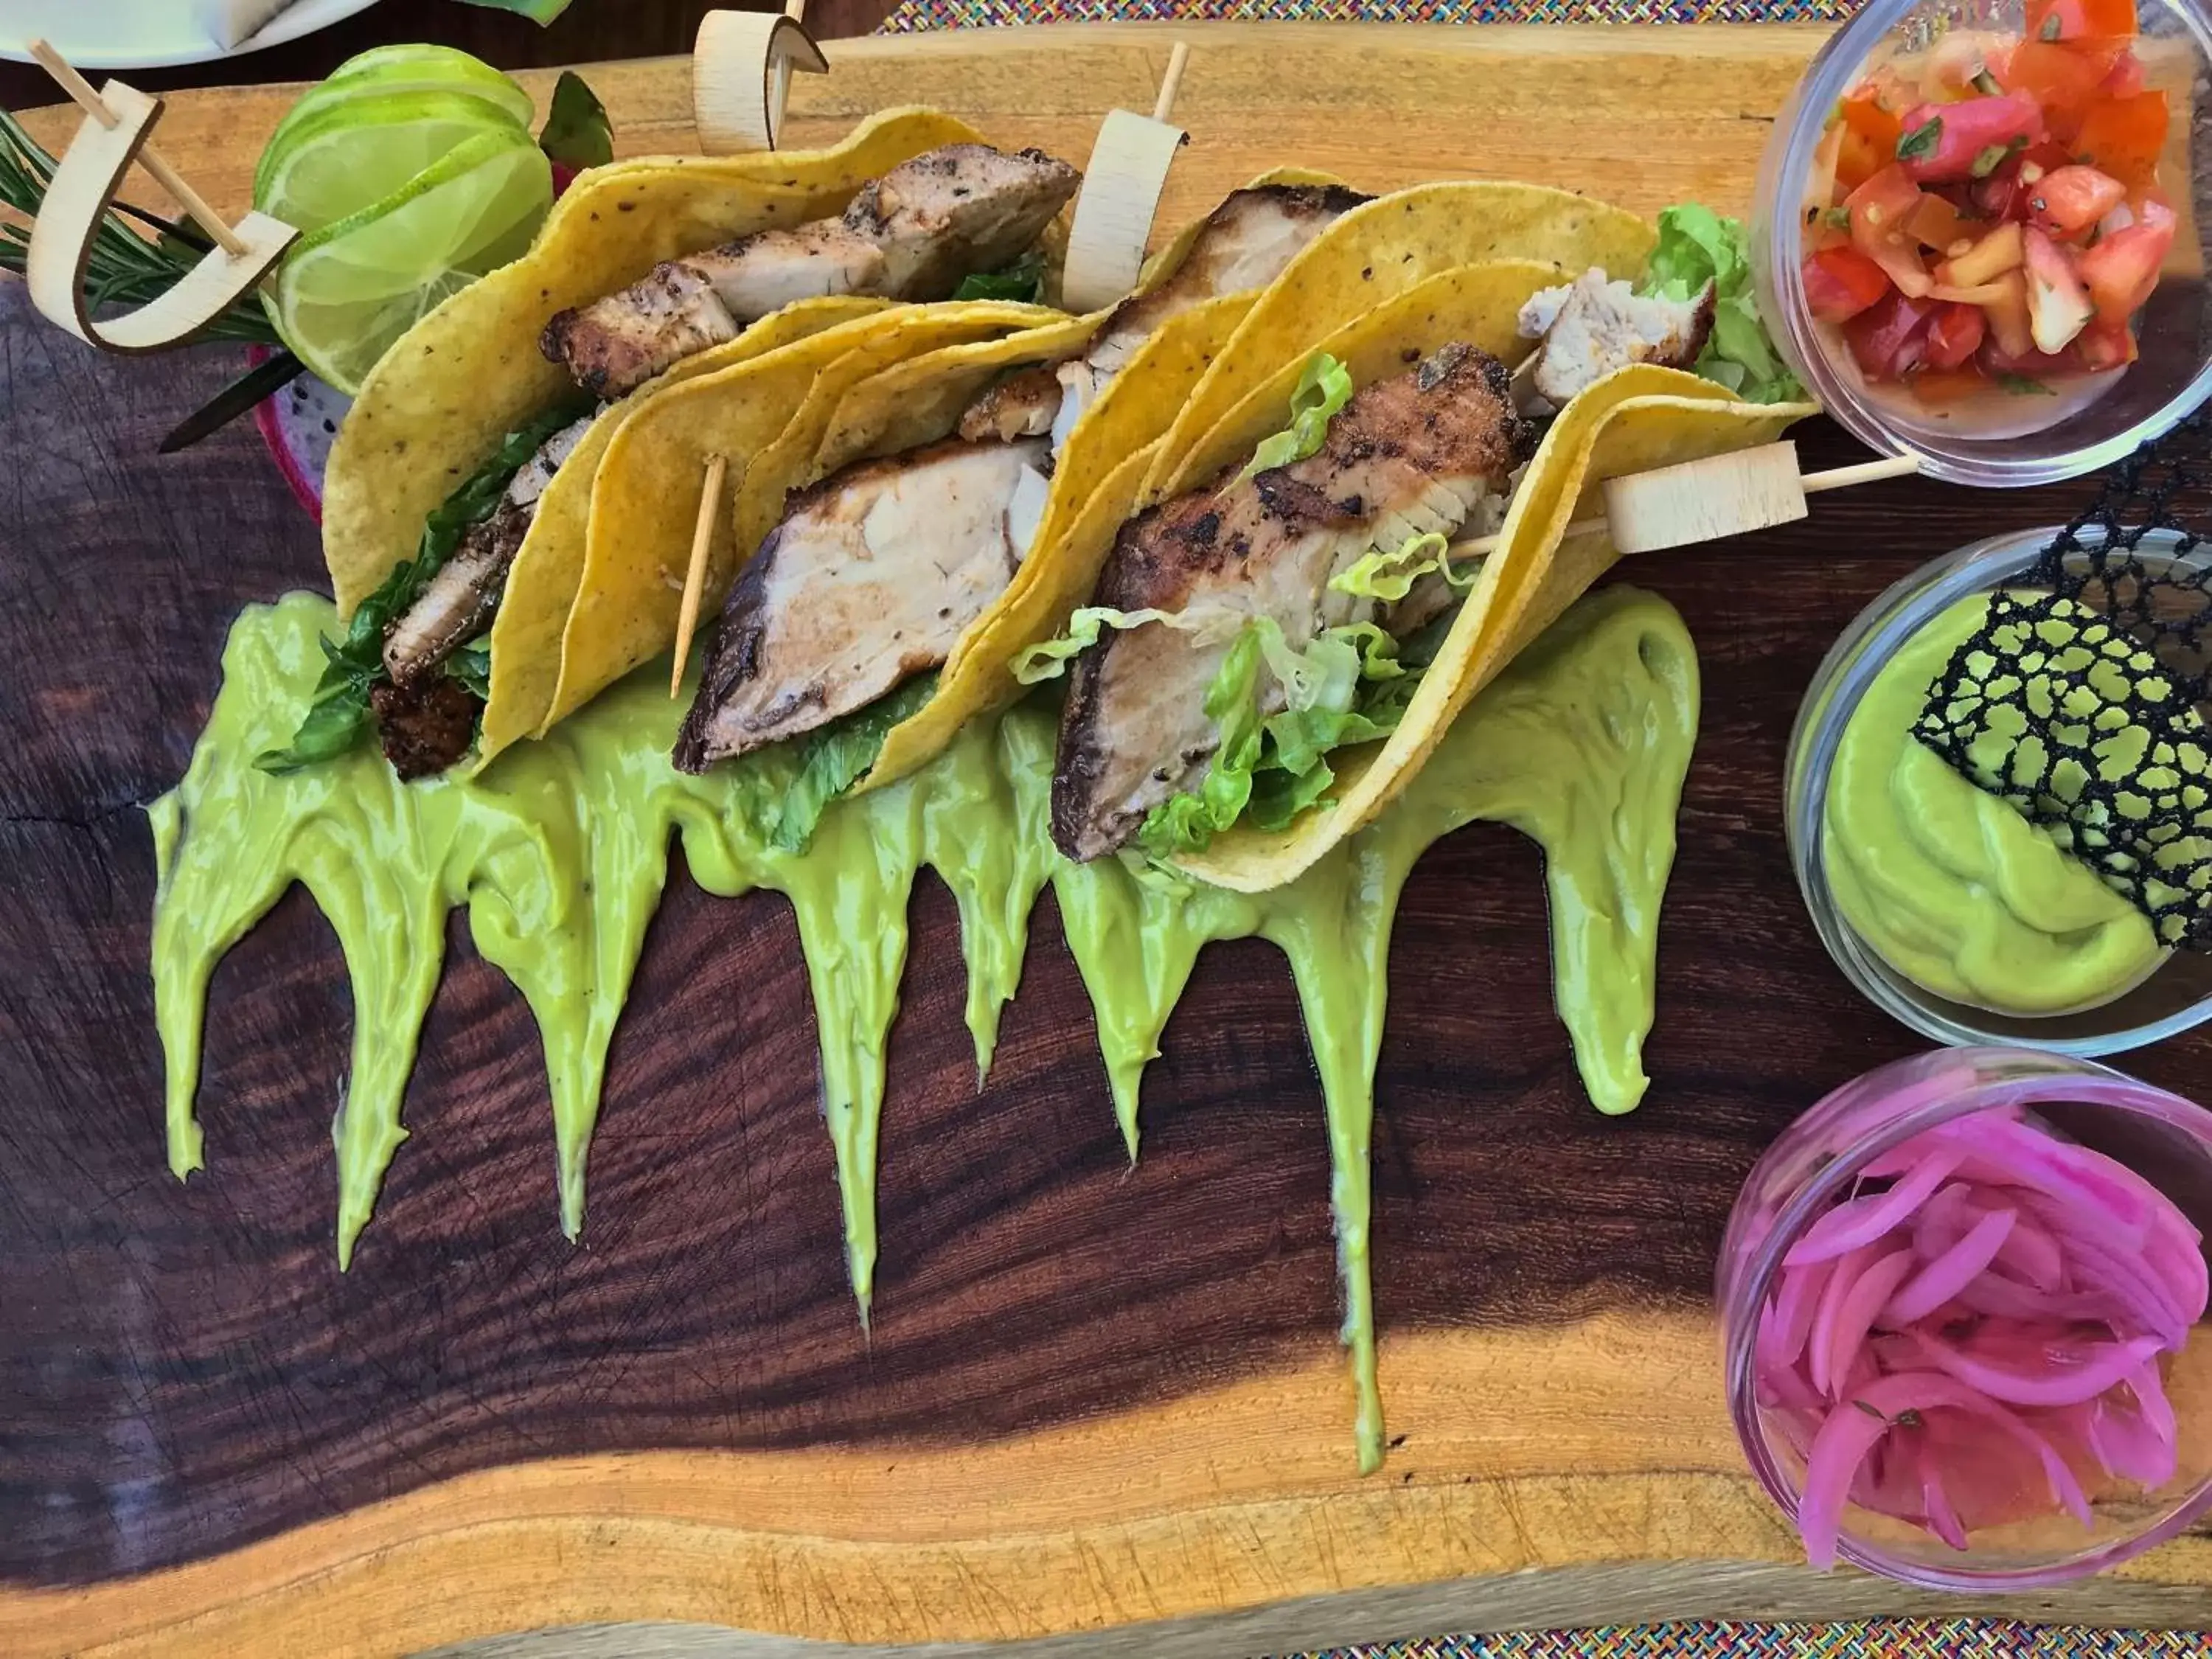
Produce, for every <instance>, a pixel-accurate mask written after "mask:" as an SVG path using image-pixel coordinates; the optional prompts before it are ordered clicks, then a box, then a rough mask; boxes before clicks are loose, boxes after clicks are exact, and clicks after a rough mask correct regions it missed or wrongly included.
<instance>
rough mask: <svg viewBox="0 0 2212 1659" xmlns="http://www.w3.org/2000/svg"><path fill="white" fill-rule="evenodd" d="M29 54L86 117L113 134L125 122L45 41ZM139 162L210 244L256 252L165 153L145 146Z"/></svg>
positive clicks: (234, 254)
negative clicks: (188, 182) (165, 158)
mask: <svg viewBox="0 0 2212 1659" xmlns="http://www.w3.org/2000/svg"><path fill="white" fill-rule="evenodd" d="M28 50H29V52H30V54H31V56H32V57H33V58H36V59H37V60H38V63H39V67H40V68H41V69H43V70H46V73H47V74H48V75H51V76H53V78H54V80H55V81H56V82H58V84H59V85H60V87H61V89H62V90H63V91H64V92H65V93H67V94H69V95H70V97H71V98H72V99H74V100H76V104H77V106H78V107H79V108H81V109H82V110H83V111H84V112H85V113H86V114H88V115H89V116H91V117H92V118H93V119H94V120H95V121H97V122H99V123H100V125H101V126H103V127H106V129H107V130H108V131H110V132H112V131H114V130H115V129H116V127H117V126H118V125H120V124H121V119H122V118H121V117H119V116H118V115H117V114H116V112H114V111H113V110H112V109H110V108H109V107H108V106H107V100H106V99H105V98H102V97H101V96H100V94H99V92H98V91H97V90H96V89H95V88H94V86H93V84H92V82H89V81H88V80H86V79H85V78H84V76H82V75H79V74H78V73H77V72H76V69H75V67H74V66H72V65H71V64H70V61H69V59H67V58H64V57H63V56H62V55H61V53H59V52H56V51H55V50H54V49H53V47H52V46H50V45H48V44H47V43H46V41H45V40H33V41H32V42H31V43H30V46H29V47H28ZM138 160H139V161H140V162H141V163H143V165H144V167H145V168H146V171H147V172H149V173H152V174H153V175H154V179H155V182H156V183H157V184H159V185H161V188H162V189H163V190H166V191H168V192H169V194H170V196H171V197H173V198H174V199H175V201H176V204H177V205H178V206H179V207H181V208H182V209H184V210H185V212H186V213H187V214H189V215H191V221H192V222H193V223H194V224H196V225H197V226H198V227H199V228H200V229H201V230H202V231H203V232H204V233H205V234H206V235H207V237H208V240H210V241H212V242H213V243H214V244H215V245H216V246H217V247H219V248H221V249H222V251H223V252H225V253H227V254H228V255H229V256H230V257H231V258H234V259H242V258H246V256H247V255H248V254H250V253H251V252H252V251H253V250H252V248H250V247H248V246H246V243H245V242H244V241H242V240H240V238H239V236H238V234H237V233H236V232H234V230H232V229H231V228H230V227H229V226H228V225H227V224H225V223H224V222H223V221H222V215H221V214H219V213H217V212H216V210H214V209H213V208H211V207H210V206H209V205H208V204H207V202H206V200H205V199H204V197H202V196H201V195H200V193H199V191H196V190H194V189H193V188H192V187H191V185H189V184H187V183H186V182H185V179H184V176H183V175H182V174H180V173H179V172H178V171H177V170H176V168H174V167H171V166H170V165H169V164H168V162H167V161H165V160H164V159H163V158H162V155H161V151H159V150H157V149H155V148H154V147H153V145H151V144H142V145H140V146H139V148H138Z"/></svg>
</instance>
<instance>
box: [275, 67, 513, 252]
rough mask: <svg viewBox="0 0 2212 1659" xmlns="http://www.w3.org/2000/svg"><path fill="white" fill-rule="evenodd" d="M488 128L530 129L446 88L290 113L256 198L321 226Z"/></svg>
mask: <svg viewBox="0 0 2212 1659" xmlns="http://www.w3.org/2000/svg"><path fill="white" fill-rule="evenodd" d="M483 133H490V134H494V135H495V136H496V137H499V138H500V139H501V140H502V141H503V142H508V143H512V142H516V141H521V142H528V140H529V137H530V135H529V133H528V132H527V131H525V130H524V129H522V128H520V127H518V126H516V125H514V124H513V122H511V121H509V120H508V119H507V118H506V117H505V116H503V115H501V113H500V112H498V111H497V110H495V109H494V108H493V107H492V106H490V105H489V104H487V103H485V102H483V100H481V99H477V98H469V97H464V96H461V95H459V94H453V93H448V92H407V93H398V94H393V95H392V96H391V97H389V98H377V99H362V100H353V101H350V102H345V103H341V104H338V105H336V106H330V107H327V108H325V109H324V110H323V111H321V112H319V113H317V114H315V115H314V116H313V117H312V118H310V119H308V120H306V121H303V122H301V123H299V124H297V125H295V124H294V123H293V121H292V120H291V119H290V118H287V120H286V122H285V124H284V125H283V126H282V127H280V128H278V129H277V132H276V137H273V138H272V139H270V142H269V148H268V149H265V150H264V151H263V152H262V155H261V165H260V167H258V169H257V170H256V171H255V173H254V179H253V205H254V206H255V207H257V208H258V209H260V210H261V211H262V212H264V213H269V214H274V215H275V216H276V217H277V218H279V219H282V220H283V222H285V223H286V224H288V225H297V226H298V227H299V228H301V230H303V231H310V232H312V231H318V230H320V229H322V228H324V227H325V226H326V225H334V224H336V223H337V222H338V221H339V220H341V219H344V218H348V217H349V216H352V215H354V214H356V213H358V212H360V211H361V210H362V209H363V208H368V207H374V205H375V204H377V203H379V202H380V201H382V200H383V199H384V198H385V197H387V196H389V195H391V194H392V193H393V192H394V191H398V190H399V189H401V188H402V187H403V186H404V185H406V183H407V182H408V180H410V179H412V178H414V177H415V175H416V173H421V172H422V170H423V169H424V168H425V167H429V166H430V165H432V164H433V163H434V162H435V161H438V160H440V159H441V157H443V156H445V155H449V154H451V153H452V151H453V149H455V147H457V146H458V145H460V144H463V143H466V142H467V141H468V140H470V139H471V138H474V137H477V136H478V135H479V134H483Z"/></svg>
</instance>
